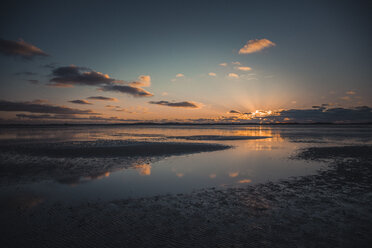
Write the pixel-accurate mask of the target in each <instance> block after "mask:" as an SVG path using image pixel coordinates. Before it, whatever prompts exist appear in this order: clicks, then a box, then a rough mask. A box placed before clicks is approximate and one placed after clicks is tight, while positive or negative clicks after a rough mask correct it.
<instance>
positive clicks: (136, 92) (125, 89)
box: [100, 84, 153, 97]
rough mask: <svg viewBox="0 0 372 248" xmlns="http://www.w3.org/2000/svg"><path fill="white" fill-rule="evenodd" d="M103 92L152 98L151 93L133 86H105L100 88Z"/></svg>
mask: <svg viewBox="0 0 372 248" xmlns="http://www.w3.org/2000/svg"><path fill="white" fill-rule="evenodd" d="M100 89H101V90H103V91H113V92H120V93H126V94H129V95H132V96H134V97H150V96H153V94H152V93H150V92H148V91H146V90H144V89H141V88H137V87H133V86H129V85H114V84H111V85H105V86H103V87H102V88H100Z"/></svg>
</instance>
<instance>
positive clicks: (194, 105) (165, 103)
mask: <svg viewBox="0 0 372 248" xmlns="http://www.w3.org/2000/svg"><path fill="white" fill-rule="evenodd" d="M149 103H150V104H157V105H162V106H169V107H178V108H200V105H199V104H197V103H194V102H189V101H184V102H168V101H157V102H156V101H150V102H149Z"/></svg>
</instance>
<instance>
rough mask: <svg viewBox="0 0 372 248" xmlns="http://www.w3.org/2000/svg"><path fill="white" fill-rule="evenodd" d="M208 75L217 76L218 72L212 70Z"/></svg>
mask: <svg viewBox="0 0 372 248" xmlns="http://www.w3.org/2000/svg"><path fill="white" fill-rule="evenodd" d="M208 75H209V76H211V77H215V76H217V75H216V73H214V72H210V73H208Z"/></svg>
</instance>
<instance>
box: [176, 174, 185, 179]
mask: <svg viewBox="0 0 372 248" xmlns="http://www.w3.org/2000/svg"><path fill="white" fill-rule="evenodd" d="M176 176H177V177H179V178H181V177H183V176H184V174H183V173H176Z"/></svg>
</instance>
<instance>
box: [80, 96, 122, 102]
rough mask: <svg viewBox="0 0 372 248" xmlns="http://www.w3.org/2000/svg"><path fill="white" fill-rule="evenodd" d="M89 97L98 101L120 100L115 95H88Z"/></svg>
mask: <svg viewBox="0 0 372 248" xmlns="http://www.w3.org/2000/svg"><path fill="white" fill-rule="evenodd" d="M87 99H89V100H98V101H114V102H116V101H117V100H118V99H116V98H114V97H106V96H90V97H87Z"/></svg>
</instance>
